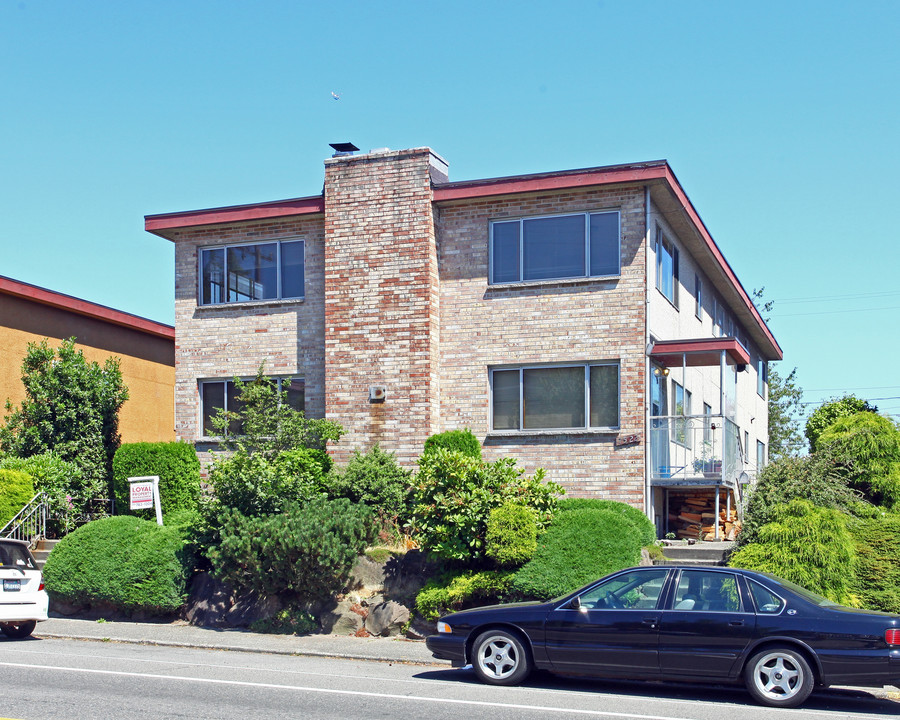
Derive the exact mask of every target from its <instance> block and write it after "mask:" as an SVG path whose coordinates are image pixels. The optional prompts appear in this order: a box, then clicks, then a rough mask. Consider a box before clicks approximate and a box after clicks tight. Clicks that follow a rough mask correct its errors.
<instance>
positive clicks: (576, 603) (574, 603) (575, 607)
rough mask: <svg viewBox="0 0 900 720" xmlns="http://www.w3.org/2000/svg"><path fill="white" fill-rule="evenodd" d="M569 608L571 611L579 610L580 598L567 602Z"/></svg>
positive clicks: (576, 597)
mask: <svg viewBox="0 0 900 720" xmlns="http://www.w3.org/2000/svg"><path fill="white" fill-rule="evenodd" d="M569 607H570V608H572V609H573V610H581V598H580V597H578V596H577V595H576V596H575V597H573V598H572V600H571V601H570V602H569Z"/></svg>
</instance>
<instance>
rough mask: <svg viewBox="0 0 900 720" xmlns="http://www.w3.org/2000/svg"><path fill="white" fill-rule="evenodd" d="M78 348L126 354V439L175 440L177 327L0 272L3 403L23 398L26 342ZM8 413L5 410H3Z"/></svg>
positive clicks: (95, 354)
mask: <svg viewBox="0 0 900 720" xmlns="http://www.w3.org/2000/svg"><path fill="white" fill-rule="evenodd" d="M70 337H75V338H76V348H78V349H80V350H82V351H83V352H84V356H85V358H86V359H87V360H89V361H96V362H98V363H100V364H101V365H102V364H103V362H104V361H105V360H106V358H108V357H117V358H119V360H120V366H119V367H120V369H121V371H122V380H123V382H124V383H125V385H126V386H127V387H128V393H129V399H128V401H127V402H126V403H125V404H124V405H123V406H122V410H121V412H120V413H119V432H120V433H121V435H122V442H123V443H124V442H157V441H168V440H174V439H175V430H174V424H175V329H174V328H173V327H172V326H170V325H163V324H162V323H157V322H154V321H152V320H147V319H146V318H142V317H138V316H136V315H131V314H129V313H124V312H121V311H119V310H114V309H112V308H108V307H104V306H103V305H97V304H95V303H91V302H87V301H85V300H80V299H78V298H74V297H71V296H69V295H63V294H62V293H57V292H53V291H51V290H46V289H44V288H41V287H37V286H35V285H29V284H28V283H23V282H19V281H17V280H12V279H11V278H6V277H2V276H0V408H2V406H3V405H4V404H5V402H6V400H7V399H9V400H11V401H12V403H13V405H14V406H16V405H18V404H19V403H21V401H22V400H23V399H24V397H25V391H24V388H23V387H22V379H21V376H22V360H23V359H24V358H25V354H26V352H27V349H28V343H30V342H40V341H41V340H43V339H45V338H46V339H47V341H48V343H49V345H50V346H51V347H59V344H60V341H62V340H65V339H67V338H70ZM4 414H5V411H4Z"/></svg>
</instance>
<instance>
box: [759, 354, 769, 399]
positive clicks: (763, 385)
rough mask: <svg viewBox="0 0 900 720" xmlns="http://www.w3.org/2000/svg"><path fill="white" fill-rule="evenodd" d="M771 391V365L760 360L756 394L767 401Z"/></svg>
mask: <svg viewBox="0 0 900 720" xmlns="http://www.w3.org/2000/svg"><path fill="white" fill-rule="evenodd" d="M768 389H769V363H767V362H766V361H765V360H763V359H762V358H760V360H759V362H758V363H757V364H756V394H757V395H759V396H760V397H761V398H762V399H763V400H765V399H766V395H768Z"/></svg>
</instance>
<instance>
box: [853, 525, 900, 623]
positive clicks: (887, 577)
mask: <svg viewBox="0 0 900 720" xmlns="http://www.w3.org/2000/svg"><path fill="white" fill-rule="evenodd" d="M850 531H851V533H852V534H853V539H854V541H855V543H856V575H855V578H854V585H853V591H854V594H855V595H856V597H857V598H858V599H859V604H860V606H862V607H864V608H866V609H868V610H881V611H883V612H889V613H894V614H895V615H896V614H900V515H896V514H894V515H885V516H884V517H876V518H869V519H866V520H856V521H853V522H851V524H850Z"/></svg>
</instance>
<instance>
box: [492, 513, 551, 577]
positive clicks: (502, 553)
mask: <svg viewBox="0 0 900 720" xmlns="http://www.w3.org/2000/svg"><path fill="white" fill-rule="evenodd" d="M537 534H538V530H537V523H536V522H535V520H534V513H533V512H532V511H531V510H529V509H528V508H527V507H525V506H524V505H519V504H518V503H514V502H506V503H504V504H503V505H501V506H500V507H497V508H494V509H493V510H491V512H490V515H488V521H487V535H486V537H485V542H486V548H487V549H486V554H487V556H488V557H489V558H490V559H491V560H493V561H494V562H495V563H496V564H497V566H498V567H501V568H514V567H519V566H520V565H523V564H525V563H526V562H528V561H529V560H531V558H532V557H533V556H534V551H535V550H536V549H537Z"/></svg>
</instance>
